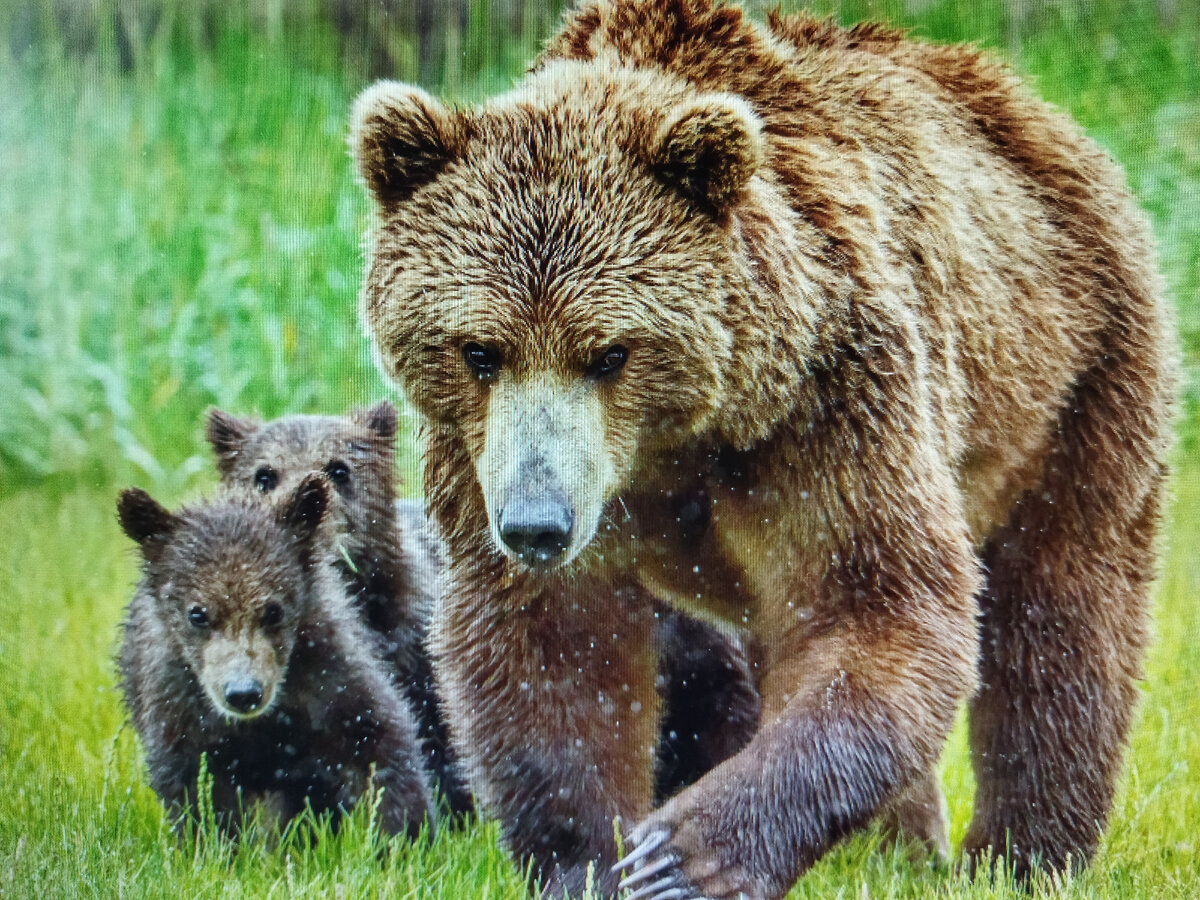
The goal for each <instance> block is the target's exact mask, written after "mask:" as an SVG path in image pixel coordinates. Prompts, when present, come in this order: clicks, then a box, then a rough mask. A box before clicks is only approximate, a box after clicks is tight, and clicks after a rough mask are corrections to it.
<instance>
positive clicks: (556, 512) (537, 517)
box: [499, 494, 575, 568]
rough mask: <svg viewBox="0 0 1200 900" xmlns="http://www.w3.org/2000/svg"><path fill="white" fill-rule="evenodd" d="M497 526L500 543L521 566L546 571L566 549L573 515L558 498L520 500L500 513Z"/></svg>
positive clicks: (563, 498)
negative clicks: (517, 559)
mask: <svg viewBox="0 0 1200 900" xmlns="http://www.w3.org/2000/svg"><path fill="white" fill-rule="evenodd" d="M499 524H500V540H502V541H504V543H505V544H506V545H507V546H508V547H509V549H511V550H512V551H513V552H514V553H516V554H517V556H518V557H520V559H521V561H522V562H523V563H525V564H526V565H528V566H533V567H534V568H545V567H547V566H549V565H550V564H551V563H553V562H554V561H555V560H556V559H558V558H559V557H560V556H562V554H563V551H564V550H566V549H567V545H568V544H569V543H570V542H571V527H572V526H573V525H574V524H575V516H574V514H573V513H572V512H571V507H570V506H569V505H568V504H567V502H566V497H563V496H561V495H556V494H549V495H543V496H541V497H536V498H532V497H520V498H517V499H515V500H513V501H512V502H510V503H509V504H508V505H507V506H506V507H505V508H504V509H503V511H501V513H500V523H499Z"/></svg>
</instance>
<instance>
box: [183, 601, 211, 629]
mask: <svg viewBox="0 0 1200 900" xmlns="http://www.w3.org/2000/svg"><path fill="white" fill-rule="evenodd" d="M188 621H189V622H191V623H192V624H193V625H195V626H196V627H197V628H207V627H208V610H206V609H205V608H204V607H203V606H193V607H192V608H191V609H189V610H188Z"/></svg>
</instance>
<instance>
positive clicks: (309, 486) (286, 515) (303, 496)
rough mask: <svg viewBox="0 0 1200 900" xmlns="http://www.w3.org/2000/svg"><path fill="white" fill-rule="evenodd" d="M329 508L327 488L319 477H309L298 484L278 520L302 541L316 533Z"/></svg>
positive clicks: (322, 478)
mask: <svg viewBox="0 0 1200 900" xmlns="http://www.w3.org/2000/svg"><path fill="white" fill-rule="evenodd" d="M328 506H329V488H328V487H326V484H325V479H324V477H323V476H321V475H309V476H308V477H307V478H305V479H304V480H303V481H301V482H300V486H299V487H298V488H296V493H294V494H293V495H292V499H291V500H290V501H289V502H288V504H287V506H285V507H284V508H283V509H282V510H281V511H280V519H281V520H282V521H283V523H284V524H285V525H287V526H288V527H289V528H291V529H292V530H293V531H294V532H295V533H296V534H297V535H299V536H300V538H302V539H303V540H304V541H308V540H310V539H311V538H312V536H313V535H314V534H315V533H316V531H317V527H318V526H319V525H320V524H321V519H322V517H323V516H324V515H325V510H326V508H327V507H328Z"/></svg>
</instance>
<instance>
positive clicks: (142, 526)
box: [117, 488, 178, 552]
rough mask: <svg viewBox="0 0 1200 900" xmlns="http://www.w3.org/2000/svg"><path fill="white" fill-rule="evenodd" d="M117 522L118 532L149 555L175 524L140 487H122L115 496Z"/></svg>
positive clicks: (168, 534) (169, 513) (167, 536)
mask: <svg viewBox="0 0 1200 900" xmlns="http://www.w3.org/2000/svg"><path fill="white" fill-rule="evenodd" d="M117 519H118V520H120V522H121V530H122V531H124V532H125V533H126V534H127V535H129V537H131V538H132V539H133V540H135V541H137V543H138V544H139V545H140V546H141V547H142V550H143V551H145V552H149V549H150V548H151V547H153V546H155V545H158V544H161V543H162V542H163V541H165V540H166V539H167V538H169V537H170V536H171V533H172V532H174V531H175V526H176V525H177V524H178V521H177V520H176V518H175V516H173V515H172V514H171V512H170V511H169V510H168V509H166V508H165V507H164V506H163V505H162V504H160V503H159V502H158V501H157V500H155V499H154V498H153V497H151V496H150V495H149V494H147V493H146V492H145V491H143V490H142V489H141V488H126V489H125V490H123V491H121V494H120V496H119V497H117Z"/></svg>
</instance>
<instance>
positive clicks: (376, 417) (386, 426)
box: [358, 400, 397, 441]
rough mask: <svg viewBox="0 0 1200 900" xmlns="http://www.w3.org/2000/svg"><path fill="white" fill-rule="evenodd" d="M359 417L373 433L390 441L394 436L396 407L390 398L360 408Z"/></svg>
mask: <svg viewBox="0 0 1200 900" xmlns="http://www.w3.org/2000/svg"><path fill="white" fill-rule="evenodd" d="M358 415H359V418H360V420H361V421H362V423H363V424H364V425H366V426H367V428H369V429H370V430H371V431H373V432H375V435H376V436H377V437H379V438H382V439H384V440H387V441H390V440H391V439H392V438H394V437H395V436H396V422H397V413H396V407H395V406H394V405H392V401H390V400H380V401H379V402H378V403H376V404H375V405H374V406H372V407H370V408H369V409H364V410H362V411H361V412H360V413H359V414H358Z"/></svg>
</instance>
